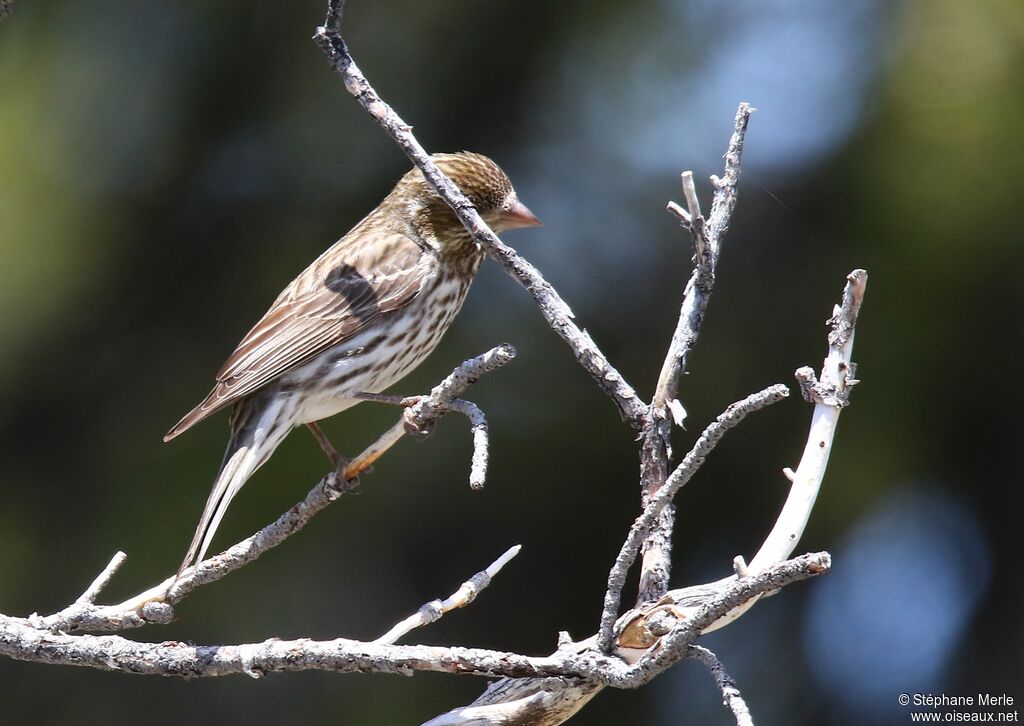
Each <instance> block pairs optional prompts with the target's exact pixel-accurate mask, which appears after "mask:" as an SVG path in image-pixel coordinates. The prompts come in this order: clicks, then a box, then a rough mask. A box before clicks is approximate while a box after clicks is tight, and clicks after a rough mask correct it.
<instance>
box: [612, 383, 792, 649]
mask: <svg viewBox="0 0 1024 726" xmlns="http://www.w3.org/2000/svg"><path fill="white" fill-rule="evenodd" d="M788 395H789V389H788V388H786V387H785V386H784V385H782V384H781V383H780V384H776V385H774V386H769V387H768V388H765V389H764V390H762V391H758V392H757V393H752V394H750V395H749V396H747V397H746V398H744V399H743V400H741V401H737V402H736V403H733V404H731V405H730V406H729V407H728V408H727V409H725V411H723V412H722V413H721V414H719V415H718V418H716V419H715V420H714V422H713V423H712V424H710V425H709V426H708V427H707V428H706V429H704V433H702V434H701V435H700V438H698V439H697V442H696V443H695V444H694V445H693V448H692V449H690V451H689V453H688V454H687V455H686V456H685V457H683V460H682V461H681V462H680V464H679V466H677V467H676V469H675V471H673V472H672V475H671V476H670V477H669V478H668V479H667V480H666V481H665V484H664V486H662V487H661V488H660V489H659V490H658V491H657V492H656V493H655V494H654V496H652V497H651V499H650V501H649V502H648V503H647V506H646V507H645V508H644V511H643V513H642V514H641V515H640V516H639V517H637V518H636V521H635V522H633V526H632V527H630V530H629V534H628V535H627V536H626V541H625V542H623V544H622V549H621V550H619V555H618V557H616V558H615V564H614V565H612V568H611V571H610V572H609V573H608V590H607V592H605V596H604V609H603V611H602V613H601V628H600V630H599V635H598V647H599V648H600V649H601V651H603V652H604V651H607V650H608V649H609V648H611V644H612V629H613V628H614V626H615V619H616V615H617V614H618V611H619V603H620V601H621V598H622V587H623V585H624V584H625V581H626V573H627V572H628V571H629V568H630V566H632V564H633V562H634V560H636V556H637V553H638V552H639V551H640V545H641V543H642V542H643V540H644V538H645V537H646V536H647V534H648V533H649V532H650V530H651V527H652V525H653V524H654V523H655V520H656V519H657V518H658V515H659V514H661V512H662V510H663V509H664V508H665V507H666V506H667V505H668V504H669V503H670V502H671V501H672V498H673V497H674V496H675V495H676V492H678V491H679V490H680V489H681V488H682V487H683V485H685V484H686V483H687V482H688V481H689V480H690V478H691V477H692V476H693V475H694V473H696V471H697V469H699V468H700V467H701V465H702V464H703V463H704V460H705V459H706V458H707V456H708V454H710V453H711V452H712V450H713V449H714V448H715V445H716V444H718V442H719V441H720V440H721V439H722V437H723V436H724V435H725V432H726V431H728V430H729V429H731V428H732V427H734V426H736V425H737V424H738V423H739V422H740V421H742V420H743V419H744V418H746V416H747V414H749V413H753V412H754V411H758V410H760V409H762V408H764V407H765V406H769V405H771V404H773V403H775V402H776V401H781V400H782V399H783V398H785V397H786V396H788Z"/></svg>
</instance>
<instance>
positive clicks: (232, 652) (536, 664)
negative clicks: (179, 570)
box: [0, 553, 830, 688]
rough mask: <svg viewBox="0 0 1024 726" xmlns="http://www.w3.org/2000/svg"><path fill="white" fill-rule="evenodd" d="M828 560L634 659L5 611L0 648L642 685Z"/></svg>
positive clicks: (225, 667)
mask: <svg viewBox="0 0 1024 726" xmlns="http://www.w3.org/2000/svg"><path fill="white" fill-rule="evenodd" d="M829 566H830V560H829V556H828V554H827V553H817V554H812V555H803V556H802V557H798V558H796V559H794V560H789V561H786V562H783V563H779V564H776V565H773V566H772V567H770V568H768V569H766V570H765V571H764V572H761V573H759V574H758V575H756V576H753V577H748V578H744V579H742V580H738V581H735V582H733V583H731V584H730V585H729V586H728V587H726V588H725V589H723V590H722V591H721V592H720V593H718V594H717V595H716V596H715V597H713V598H712V599H710V600H709V601H708V602H707V603H705V604H704V605H702V606H701V607H699V608H697V609H696V610H694V611H693V615H692V617H690V618H684V619H681V620H679V621H678V622H677V623H676V625H675V627H674V628H673V629H672V630H670V631H669V632H668V633H667V634H666V635H665V636H664V637H663V638H661V640H660V641H659V642H658V643H657V645H658V647H654V648H651V649H649V650H648V651H646V652H645V653H644V654H643V655H642V656H641V657H640V658H639V659H638V660H637V661H636V663H635V664H634V665H627V664H626V663H624V662H623V661H622V660H621V659H620V658H618V657H615V656H609V655H604V654H602V653H599V652H597V651H596V650H595V649H594V648H593V647H592V646H593V644H594V643H595V640H596V637H595V638H591V639H588V641H586V642H584V643H579V644H575V647H572V648H563V649H560V650H558V651H556V652H555V653H554V654H552V655H550V656H546V657H530V656H524V655H519V654H517V653H508V652H503V651H494V650H486V649H482V648H459V647H452V648H444V647H435V646H422V645H416V646H410V645H381V644H377V643H362V642H359V641H354V640H347V639H344V638H339V639H336V640H329V641H316V640H311V639H308V638H302V639H298V640H280V639H277V638H271V639H270V640H266V641H264V642H262V643H248V644H243V645H216V646H195V645H189V644H186V643H181V642H178V641H165V642H161V643H139V642H136V641H133V640H129V639H127V638H123V637H121V636H117V635H88V634H79V635H72V634H68V633H65V632H59V631H57V632H55V631H49V630H45V629H39V628H38V627H36V626H35V625H34V624H33V623H32V622H31V619H29V618H13V617H10V616H7V615H0V655H6V656H8V657H11V658H14V659H17V660H25V661H32V662H36V663H54V664H65V665H78V666H85V667H89V668H96V669H99V670H105V671H120V672H124V673H136V674H142V675H163V676H177V677H182V678H189V677H200V676H204V677H211V676H224V675H230V674H241V673H244V674H246V675H249V676H251V677H260V676H263V675H266V674H269V673H278V672H285V671H304V670H325V671H333V672H337V673H356V672H358V673H366V672H372V673H398V674H403V675H408V674H410V673H412V672H414V671H433V672H445V673H462V674H472V675H481V676H490V677H493V676H504V677H510V678H541V679H547V678H550V677H552V676H557V677H564V678H570V679H580V680H584V681H587V682H588V683H593V684H603V685H608V686H613V687H616V688H636V687H638V686H641V685H643V684H645V683H647V682H648V681H650V680H651V679H653V678H654V677H656V676H657V675H658V674H659V673H661V672H662V671H664V670H665V669H666V668H669V667H671V666H672V665H673V664H674V663H676V662H677V661H678V660H680V659H681V658H682V657H684V656H685V654H686V648H687V647H688V646H689V645H690V644H691V642H692V641H693V639H694V638H696V637H697V636H698V635H699V633H700V632H701V630H702V629H703V628H704V627H706V626H707V625H708V624H709V623H711V622H714V621H715V620H717V619H719V618H721V617H722V615H723V614H724V613H726V612H728V611H730V610H733V609H735V608H737V607H739V606H740V605H742V604H743V603H745V602H747V601H749V600H750V599H752V598H756V597H758V596H760V595H762V594H763V593H765V592H768V591H770V590H776V589H778V588H780V587H783V586H785V585H787V584H790V583H792V582H798V581H800V580H803V579H807V578H808V577H813V576H815V575H818V574H822V573H823V572H826V571H828V568H829ZM669 595H670V596H671V593H669ZM629 615H630V613H627V617H628V616H629Z"/></svg>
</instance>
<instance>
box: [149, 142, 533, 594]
mask: <svg viewBox="0 0 1024 726" xmlns="http://www.w3.org/2000/svg"><path fill="white" fill-rule="evenodd" d="M432 158H433V159H434V161H435V162H436V163H437V165H438V167H440V169H441V170H442V171H443V172H444V173H445V174H446V175H447V176H448V177H450V178H451V179H452V181H454V182H455V183H456V184H457V185H458V187H459V188H460V189H462V191H463V193H465V194H466V196H468V197H469V199H470V201H472V202H473V204H474V206H476V208H477V210H478V211H479V212H480V214H481V216H482V217H483V218H484V220H485V221H486V222H487V223H488V224H489V225H490V226H491V227H492V229H494V230H495V231H496V232H501V231H504V230H507V229H513V228H515V227H527V226H534V225H538V224H540V222H539V220H537V218H536V217H534V216H533V214H532V213H531V212H530V211H529V210H528V209H527V208H526V207H525V206H523V204H522V203H521V202H519V200H518V198H517V197H516V194H515V191H514V190H513V189H512V185H511V183H510V182H509V180H508V177H507V176H506V175H505V173H504V172H503V171H502V170H501V169H500V168H499V167H498V166H497V165H496V164H495V163H494V162H493V161H491V160H490V159H488V158H487V157H484V156H481V155H479V154H471V153H468V152H462V153H459V154H437V155H435V156H434V157H432ZM482 259H483V252H482V250H481V249H480V248H479V245H477V244H476V242H474V241H473V240H472V238H471V237H470V236H469V234H468V233H467V232H466V230H465V228H464V227H463V226H462V224H461V223H460V222H459V221H458V219H457V218H456V217H455V215H454V213H453V212H452V211H451V209H450V208H449V207H448V206H447V205H446V204H445V203H444V201H443V200H442V199H441V198H440V197H439V196H437V194H436V193H435V192H434V191H433V190H432V189H431V188H430V187H429V186H428V185H427V183H426V181H425V180H424V178H423V175H422V174H421V173H420V172H419V171H418V170H415V169H414V170H413V171H410V172H409V173H407V174H406V175H405V176H403V177H402V178H401V179H400V180H399V182H398V184H396V185H395V188H394V189H393V190H392V192H391V193H390V194H389V195H388V196H387V197H386V198H385V199H384V201H383V202H381V204H380V205H379V206H378V207H377V208H376V209H374V210H373V211H372V212H370V214H368V215H367V216H366V217H365V218H364V219H363V220H362V221H361V222H359V224H357V225H356V226H355V227H353V228H352V230H351V231H350V232H349V233H348V234H346V235H345V236H344V237H342V238H341V239H340V240H339V241H338V242H336V243H335V244H334V245H333V246H332V247H330V248H329V249H328V250H327V251H326V252H324V253H323V254H322V255H320V257H319V258H317V259H316V260H315V261H314V262H313V263H312V264H311V265H310V266H309V267H307V268H306V269H305V270H304V271H303V272H302V273H301V274H300V275H299V276H298V277H296V278H295V280H293V281H292V283H291V284H290V285H288V287H286V288H285V289H284V291H283V292H282V293H281V294H280V295H279V296H278V297H277V300H275V301H274V304H273V305H271V306H270V309H269V310H268V311H267V313H266V314H265V315H264V316H263V318H262V319H261V320H260V321H259V322H258V323H256V325H255V326H254V327H253V328H252V330H250V331H249V333H248V334H247V335H246V336H245V337H244V338H243V339H242V342H241V343H239V344H238V347H237V348H236V349H235V352H234V353H232V354H231V356H230V357H229V358H228V360H227V362H226V363H225V364H224V366H223V367H222V368H221V370H220V372H219V373H218V374H217V384H216V385H215V386H214V388H213V390H212V391H211V392H210V394H209V395H208V396H207V397H206V398H205V399H204V400H203V401H202V402H201V403H200V404H199V405H198V406H196V407H195V408H194V409H192V411H190V412H189V413H187V414H186V415H185V416H184V417H183V418H182V419H181V421H179V422H178V423H177V425H175V426H174V428H172V429H171V430H170V431H169V432H168V433H167V435H166V436H165V437H164V440H165V441H169V440H170V439H172V438H174V437H175V436H177V435H178V434H180V433H182V432H183V431H185V430H186V429H188V428H190V427H192V426H193V425H195V424H196V423H198V422H199V421H201V420H203V419H205V418H206V417H208V416H210V415H211V414H213V413H215V412H216V411H219V410H220V409H222V408H225V407H226V406H228V405H231V404H234V410H233V412H232V415H231V420H230V428H231V438H230V439H229V441H228V447H227V451H226V452H225V454H224V460H223V462H222V464H221V469H220V473H219V474H218V476H217V480H216V481H215V483H214V486H213V490H212V491H211V492H210V497H209V499H208V500H207V503H206V507H205V508H204V510H203V515H202V518H201V519H200V522H199V526H198V528H197V529H196V533H195V536H194V537H193V540H192V544H191V545H190V546H189V549H188V553H187V554H186V556H185V560H184V561H183V562H182V565H181V568H180V569H179V574H180V573H181V571H182V570H184V568H185V567H187V566H188V565H189V564H191V563H192V562H193V561H194V560H195V561H201V560H202V558H203V556H204V555H205V553H206V550H207V548H208V547H209V545H210V541H211V540H212V539H213V535H214V533H215V532H216V529H217V526H218V525H219V524H220V520H221V517H223V515H224V512H225V511H226V510H227V507H228V505H229V504H230V502H231V500H232V498H233V497H234V496H235V494H237V493H238V490H239V489H240V488H241V487H242V485H243V484H244V483H245V482H246V480H248V478H249V477H250V476H252V474H253V472H255V471H256V469H258V468H259V467H260V466H261V465H262V464H263V463H264V462H265V461H266V460H267V459H268V458H269V457H270V455H271V454H272V453H273V451H274V449H276V448H277V446H278V444H279V443H280V442H281V441H282V440H283V439H284V437H285V436H286V435H287V434H288V432H289V431H290V430H291V429H292V428H293V427H295V426H297V425H299V424H303V423H309V424H312V423H313V422H315V421H318V420H320V419H323V418H326V417H328V416H332V415H334V414H335V413H338V412H340V411H343V410H345V409H347V408H350V407H352V406H354V405H356V404H357V403H359V400H358V399H356V398H352V396H353V395H354V394H356V393H361V392H369V393H377V392H380V391H382V390H384V389H385V388H387V387H388V386H390V385H391V384H392V383H394V382H395V381H397V380H398V379H400V378H402V377H403V376H404V375H405V374H407V373H408V372H409V371H411V370H412V369H413V368H415V367H416V366H417V365H419V363H420V362H421V361H422V360H423V359H424V358H425V357H426V356H427V355H428V354H429V353H430V352H431V351H432V350H433V349H434V347H435V346H436V345H437V343H438V342H439V341H440V339H441V336H442V335H444V333H445V331H446V330H447V329H448V326H449V325H450V324H451V321H452V319H453V318H454V317H455V314H456V313H457V312H458V311H459V308H461V306H462V301H463V300H464V299H465V296H466V292H467V291H468V289H469V285H470V283H471V282H472V280H473V277H474V276H475V275H476V271H477V268H478V267H479V265H480V262H481V260H482ZM197 555H198V556H197Z"/></svg>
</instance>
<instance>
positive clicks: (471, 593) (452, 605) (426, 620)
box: [373, 545, 523, 645]
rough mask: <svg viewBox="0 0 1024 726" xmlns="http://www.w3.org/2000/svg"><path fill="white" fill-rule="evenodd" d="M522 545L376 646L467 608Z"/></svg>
mask: <svg viewBox="0 0 1024 726" xmlns="http://www.w3.org/2000/svg"><path fill="white" fill-rule="evenodd" d="M522 548H523V547H522V545H514V546H512V547H509V548H508V549H507V550H506V551H505V553H504V554H503V555H502V556H501V557H499V558H498V559H496V560H495V561H494V562H492V563H491V564H490V565H488V567H487V569H485V570H481V571H480V572H478V573H476V574H475V575H473V576H472V577H471V578H469V579H468V580H466V581H465V582H464V583H462V585H461V586H460V587H459V589H458V590H456V591H455V592H454V593H452V594H451V595H449V596H448V597H447V598H446V599H444V600H431V601H430V602H428V603H425V604H424V605H423V606H422V607H420V609H419V610H417V611H416V612H415V613H413V614H412V615H410V616H409V617H407V618H406V619H405V620H403V621H402V622H400V623H398V624H397V625H395V626H394V627H393V628H391V630H389V631H388V632H386V633H384V635H382V636H380V637H379V638H377V639H376V640H375V641H373V642H374V643H380V644H383V645H393V644H394V643H396V642H398V640H399V639H400V638H401V637H402V636H404V635H405V634H406V633H408V632H410V631H411V630H415V629H416V628H419V627H422V626H424V625H429V624H430V623H433V622H435V621H437V620H440V619H441V616H443V615H444V614H445V613H447V612H450V611H451V610H455V609H457V608H461V607H465V606H466V605H469V604H470V603H471V602H473V601H474V600H476V596H477V595H479V594H480V593H481V592H482V591H483V589H484V588H486V587H487V586H488V585H490V584H491V580H492V579H494V576H495V575H497V574H498V573H499V572H501V568H502V567H504V566H505V565H507V564H508V563H509V562H510V561H511V560H512V558H514V557H515V556H516V555H518V554H519V550H521V549H522Z"/></svg>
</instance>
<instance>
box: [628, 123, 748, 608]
mask: <svg viewBox="0 0 1024 726" xmlns="http://www.w3.org/2000/svg"><path fill="white" fill-rule="evenodd" d="M752 111H753V109H752V108H751V107H750V104H748V103H741V104H740V105H739V107H738V108H737V109H736V117H735V120H734V121H733V132H732V137H731V138H730V139H729V146H728V148H727V150H726V152H725V172H724V175H723V177H722V179H718V177H712V182H713V183H714V185H715V187H716V189H715V194H714V200H713V202H712V205H711V217H710V218H709V219H708V220H707V222H706V223H705V220H704V216H703V215H702V213H701V209H700V202H699V200H698V199H697V189H696V187H695V185H694V182H693V172H689V171H686V172H683V174H682V185H683V197H684V198H685V199H686V206H687V210H686V211H684V210H683V209H682V207H680V206H679V205H678V204H675V203H673V202H670V203H669V206H668V211H669V212H670V213H671V214H673V215H674V216H675V217H676V218H677V219H679V220H680V221H681V222H682V223H683V225H684V227H685V228H686V229H687V230H689V232H690V235H691V237H692V238H693V247H694V255H693V262H694V267H693V272H692V273H691V274H690V279H689V281H688V282H687V284H686V288H685V291H684V293H683V302H682V305H681V306H680V309H679V320H678V322H677V323H676V329H675V332H673V333H672V342H671V343H670V345H669V349H668V353H667V354H666V356H665V362H664V363H663V364H662V367H661V373H660V374H659V376H658V384H657V386H656V387H655V390H654V397H653V398H652V399H651V405H650V407H649V408H648V412H647V417H646V420H645V422H644V427H643V432H642V436H641V447H640V485H641V492H642V499H641V502H642V504H643V505H644V506H646V505H647V502H648V501H649V500H650V498H651V497H652V496H653V495H654V493H655V492H656V491H658V489H659V488H661V486H662V485H663V484H664V483H665V479H666V478H667V477H668V474H669V468H670V462H671V451H672V447H671V439H672V422H673V421H675V422H676V423H677V424H679V425H682V419H683V417H684V416H685V409H684V408H683V406H682V404H681V403H679V401H678V400H676V391H677V389H678V385H679V378H680V376H682V375H683V373H685V372H686V364H687V360H688V358H689V355H690V351H691V350H693V346H694V344H695V343H696V342H697V336H698V335H699V333H700V327H701V323H702V322H703V320H704V314H705V312H706V310H707V307H708V301H709V300H710V299H711V291H712V290H713V289H714V285H715V270H716V267H717V265H718V257H719V255H720V254H721V250H722V240H723V239H724V238H725V233H726V231H727V230H728V229H729V222H730V220H731V218H732V212H733V209H735V206H736V194H737V192H736V184H737V182H738V181H739V175H740V157H741V156H742V153H743V139H744V136H745V134H746V131H747V123H748V121H749V120H750V114H751V112H752ZM670 414H671V416H670ZM674 522H675V508H674V507H671V506H669V507H666V508H665V510H664V511H663V512H662V514H661V515H660V517H659V518H658V522H657V523H656V525H655V526H654V527H653V528H652V529H651V532H650V534H649V535H648V536H647V539H646V541H645V542H644V545H643V561H642V563H641V566H640V585H639V588H638V592H637V600H636V602H637V604H638V605H640V604H642V603H645V602H653V601H655V600H657V599H659V598H660V597H661V596H662V595H663V594H665V591H666V590H667V589H668V580H669V574H670V572H671V564H672V528H673V525H674Z"/></svg>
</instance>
